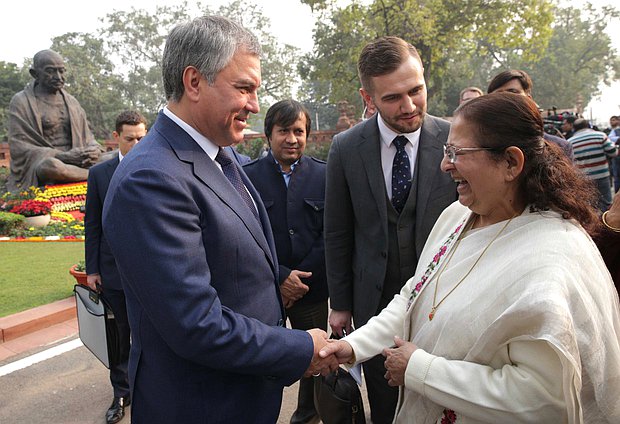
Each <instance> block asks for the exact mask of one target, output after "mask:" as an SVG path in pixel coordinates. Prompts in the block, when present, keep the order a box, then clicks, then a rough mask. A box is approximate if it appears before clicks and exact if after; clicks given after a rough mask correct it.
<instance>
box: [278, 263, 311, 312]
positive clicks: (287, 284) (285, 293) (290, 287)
mask: <svg viewBox="0 0 620 424" xmlns="http://www.w3.org/2000/svg"><path fill="white" fill-rule="evenodd" d="M309 277H312V273H311V272H305V271H298V270H296V269H294V270H292V271H291V273H290V274H289V276H288V277H286V280H284V281H283V282H282V284H280V292H281V293H282V297H283V298H286V299H287V300H292V301H293V302H295V301H297V300H299V299H301V298H302V297H304V295H305V294H306V293H308V290H310V287H308V286H307V285H305V284H304V283H302V282H301V279H302V278H309ZM284 306H285V307H286V302H285V305H284Z"/></svg>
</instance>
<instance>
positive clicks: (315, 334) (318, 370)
mask: <svg viewBox="0 0 620 424" xmlns="http://www.w3.org/2000/svg"><path fill="white" fill-rule="evenodd" d="M308 333H309V334H310V336H312V343H313V344H314V354H313V355H312V360H311V361H310V366H309V367H308V370H307V371H306V372H305V373H304V377H310V376H318V375H319V374H321V375H327V374H329V373H330V372H333V371H336V369H338V365H339V364H338V360H337V359H336V357H335V356H334V355H331V356H326V357H325V358H322V357H320V356H319V352H320V351H321V349H323V348H324V347H325V345H327V342H328V339H327V333H326V332H325V331H323V330H321V329H319V328H313V329H312V330H308Z"/></svg>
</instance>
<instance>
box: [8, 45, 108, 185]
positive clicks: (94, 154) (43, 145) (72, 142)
mask: <svg viewBox="0 0 620 424" xmlns="http://www.w3.org/2000/svg"><path fill="white" fill-rule="evenodd" d="M64 73H65V65H64V61H63V59H62V57H61V56H60V55H59V54H58V53H56V52H55V51H52V50H42V51H40V52H38V53H37V54H35V56H34V58H33V64H32V68H31V69H30V75H32V77H33V78H34V81H31V82H30V83H29V84H28V85H27V86H26V87H25V88H24V90H22V91H20V92H19V93H17V94H15V95H14V96H13V98H12V99H11V103H10V104H9V147H10V150H11V173H10V175H9V180H8V189H9V190H10V191H14V190H19V189H24V188H27V187H30V186H40V185H44V184H50V183H65V182H73V181H85V180H86V179H87V178H88V168H89V167H90V166H91V165H93V164H95V163H96V162H97V161H98V160H99V159H100V156H101V154H102V152H103V149H102V147H101V146H100V145H99V143H97V141H95V138H94V137H93V134H92V133H91V131H90V129H89V128H88V122H87V120H86V113H85V112H84V109H82V107H81V106H80V104H79V103H78V101H77V100H76V99H75V97H73V96H71V95H70V94H68V93H67V92H66V91H65V90H63V86H64V83H65V76H64Z"/></svg>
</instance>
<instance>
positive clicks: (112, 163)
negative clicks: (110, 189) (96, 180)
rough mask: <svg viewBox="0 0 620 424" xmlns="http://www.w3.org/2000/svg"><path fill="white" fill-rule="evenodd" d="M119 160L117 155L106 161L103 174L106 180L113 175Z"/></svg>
mask: <svg viewBox="0 0 620 424" xmlns="http://www.w3.org/2000/svg"><path fill="white" fill-rule="evenodd" d="M119 162H120V161H119V160H118V155H117V156H116V157H115V158H114V159H110V160H109V161H108V162H107V166H106V167H105V174H106V177H107V179H108V181H110V180H111V179H112V175H114V171H116V167H117V166H118V164H119Z"/></svg>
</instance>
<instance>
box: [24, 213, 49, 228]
mask: <svg viewBox="0 0 620 424" xmlns="http://www.w3.org/2000/svg"><path fill="white" fill-rule="evenodd" d="M50 218H51V215H50V214H47V215H37V216H27V217H25V221H26V226H27V227H29V228H30V227H35V228H40V227H45V226H46V225H47V224H49V222H50Z"/></svg>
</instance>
